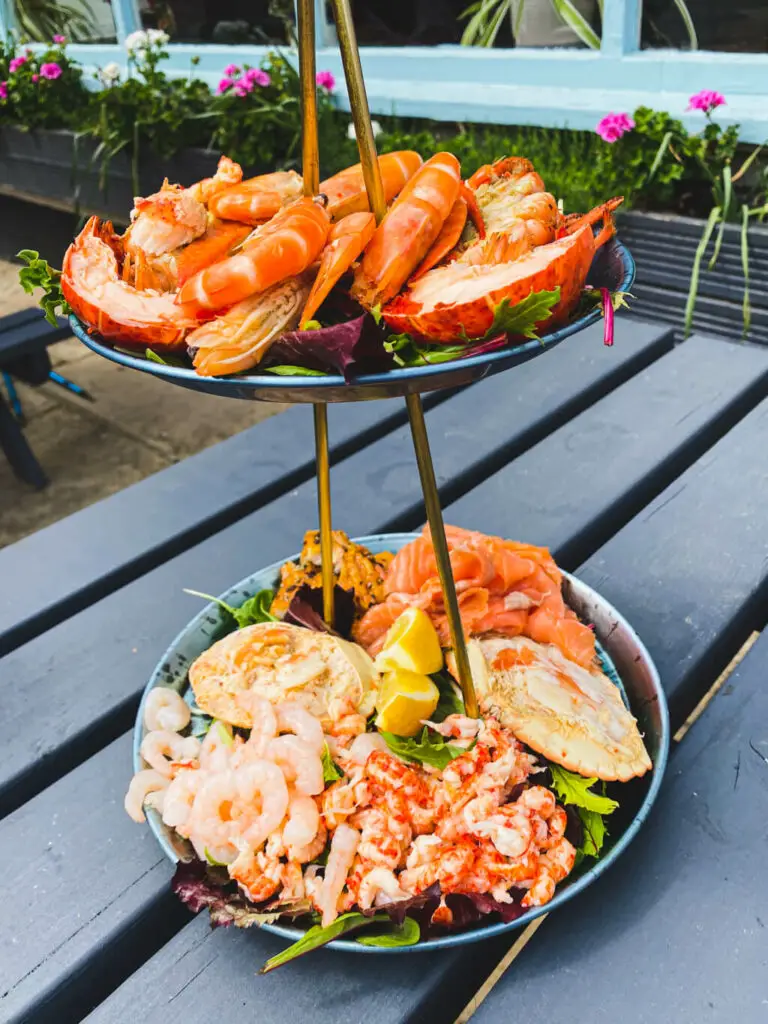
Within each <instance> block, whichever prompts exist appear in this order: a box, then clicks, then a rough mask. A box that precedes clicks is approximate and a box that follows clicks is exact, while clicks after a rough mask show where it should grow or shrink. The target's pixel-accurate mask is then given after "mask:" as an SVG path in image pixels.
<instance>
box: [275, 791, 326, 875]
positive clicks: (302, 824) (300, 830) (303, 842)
mask: <svg viewBox="0 0 768 1024" xmlns="http://www.w3.org/2000/svg"><path fill="white" fill-rule="evenodd" d="M320 827H321V821H320V810H319V808H318V806H317V802H316V801H315V800H313V799H312V797H311V796H306V795H305V794H303V793H300V792H298V791H296V792H293V793H292V794H291V797H290V802H289V804H288V819H287V821H286V823H285V825H284V826H283V842H284V843H285V846H286V848H287V853H288V859H289V860H302V855H303V854H304V853H305V851H306V850H308V849H310V848H311V847H312V846H313V844H314V842H315V839H316V838H317V834H318V832H319V831H320ZM323 845H325V844H324V843H323ZM322 848H323V847H322V846H321V847H320V849H321V850H322ZM318 852H319V851H318ZM307 859H311V858H307Z"/></svg>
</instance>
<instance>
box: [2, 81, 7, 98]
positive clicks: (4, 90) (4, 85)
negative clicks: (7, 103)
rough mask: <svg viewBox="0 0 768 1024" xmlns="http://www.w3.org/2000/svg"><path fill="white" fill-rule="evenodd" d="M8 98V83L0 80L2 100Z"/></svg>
mask: <svg viewBox="0 0 768 1024" xmlns="http://www.w3.org/2000/svg"><path fill="white" fill-rule="evenodd" d="M7 99H8V83H7V82H0V100H7Z"/></svg>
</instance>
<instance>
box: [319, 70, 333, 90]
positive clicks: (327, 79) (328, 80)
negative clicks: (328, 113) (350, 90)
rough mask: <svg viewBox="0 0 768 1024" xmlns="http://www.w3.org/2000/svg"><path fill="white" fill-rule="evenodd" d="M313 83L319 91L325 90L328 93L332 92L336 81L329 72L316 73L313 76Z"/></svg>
mask: <svg viewBox="0 0 768 1024" xmlns="http://www.w3.org/2000/svg"><path fill="white" fill-rule="evenodd" d="M315 81H316V82H317V84H318V85H319V86H320V88H321V89H327V90H328V92H333V90H334V89H335V87H336V79H335V78H334V77H333V75H332V74H331V72H330V71H318V72H317V74H316V75H315Z"/></svg>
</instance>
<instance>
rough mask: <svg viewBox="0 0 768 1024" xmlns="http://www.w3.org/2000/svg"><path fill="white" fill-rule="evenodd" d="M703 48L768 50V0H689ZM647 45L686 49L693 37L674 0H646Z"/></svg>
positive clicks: (644, 42)
mask: <svg viewBox="0 0 768 1024" xmlns="http://www.w3.org/2000/svg"><path fill="white" fill-rule="evenodd" d="M686 4H687V7H688V10H689V11H690V14H691V19H692V21H693V24H694V26H695V29H696V35H697V36H698V40H699V49H700V50H730V51H732V52H736V53H766V52H768V0H730V2H729V3H727V4H724V3H723V2H722V0H686ZM642 41H643V46H644V47H672V48H674V49H687V48H688V47H689V46H690V37H689V34H688V32H687V30H686V27H685V23H684V20H683V18H681V16H680V12H679V11H678V9H677V7H676V6H675V4H674V3H672V2H671V0H643V35H642Z"/></svg>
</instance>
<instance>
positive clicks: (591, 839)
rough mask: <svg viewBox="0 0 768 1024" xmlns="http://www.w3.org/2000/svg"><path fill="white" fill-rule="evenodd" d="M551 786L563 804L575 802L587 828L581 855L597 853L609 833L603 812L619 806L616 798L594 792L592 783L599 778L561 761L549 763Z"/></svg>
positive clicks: (583, 825)
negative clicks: (586, 775)
mask: <svg viewBox="0 0 768 1024" xmlns="http://www.w3.org/2000/svg"><path fill="white" fill-rule="evenodd" d="M549 768H550V771H551V773H552V789H553V790H554V791H555V793H556V794H557V797H558V799H559V800H560V801H561V802H562V803H564V804H572V805H573V806H574V807H575V808H576V810H577V811H578V814H579V817H580V818H581V824H582V827H583V829H584V839H583V841H582V844H581V846H580V847H579V850H578V853H580V854H581V856H582V857H597V856H599V854H600V851H601V850H602V848H603V843H604V841H605V837H606V835H607V829H606V827H605V821H604V820H603V816H604V815H606V814H612V813H613V812H614V811H615V810H616V808H617V807H618V806H619V805H618V802H617V801H616V800H612V799H611V798H610V797H608V796H604V795H602V794H600V793H595V792H593V790H592V786H594V784H595V783H596V782H597V779H596V778H591V779H585V778H584V777H583V776H582V775H576V774H575V773H574V772H569V771H567V770H566V769H565V768H560V767H559V766H558V765H554V764H550V766H549Z"/></svg>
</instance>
